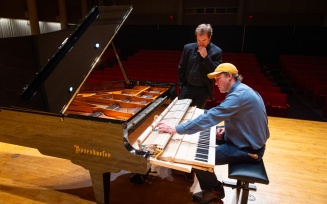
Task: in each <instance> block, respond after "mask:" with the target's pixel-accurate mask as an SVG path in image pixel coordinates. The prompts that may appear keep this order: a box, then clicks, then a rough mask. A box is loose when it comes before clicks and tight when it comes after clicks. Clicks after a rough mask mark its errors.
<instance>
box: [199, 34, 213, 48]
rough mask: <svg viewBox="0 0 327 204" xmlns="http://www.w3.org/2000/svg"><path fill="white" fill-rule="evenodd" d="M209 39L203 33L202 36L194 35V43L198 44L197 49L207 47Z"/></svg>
mask: <svg viewBox="0 0 327 204" xmlns="http://www.w3.org/2000/svg"><path fill="white" fill-rule="evenodd" d="M210 39H211V37H210V38H209V37H208V34H207V33H204V34H203V35H199V34H197V35H196V41H197V42H198V46H199V47H207V45H208V44H209V42H210Z"/></svg>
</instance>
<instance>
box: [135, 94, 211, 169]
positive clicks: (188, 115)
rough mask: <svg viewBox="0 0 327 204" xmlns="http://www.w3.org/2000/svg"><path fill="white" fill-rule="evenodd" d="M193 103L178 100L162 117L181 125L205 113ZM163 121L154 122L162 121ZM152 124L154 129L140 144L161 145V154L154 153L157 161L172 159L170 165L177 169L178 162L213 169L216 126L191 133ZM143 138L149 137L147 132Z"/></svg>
mask: <svg viewBox="0 0 327 204" xmlns="http://www.w3.org/2000/svg"><path fill="white" fill-rule="evenodd" d="M190 104H191V100H189V99H183V100H177V99H175V100H174V101H173V102H172V103H171V105H170V106H168V107H167V108H166V109H165V110H164V111H163V113H162V114H161V116H160V117H158V118H160V119H161V120H160V121H166V122H167V123H168V124H171V125H177V124H180V123H182V122H186V121H188V120H192V119H194V118H196V117H198V116H199V115H200V114H202V113H203V112H204V110H202V109H198V108H196V107H190ZM160 121H155V122H154V123H155V124H158V123H159V122H160ZM151 127H152V128H151V131H148V134H147V136H146V138H144V139H142V140H140V141H138V142H139V144H138V146H139V147H141V148H144V147H149V146H154V147H156V148H157V151H156V152H157V153H158V155H154V159H155V160H156V161H155V162H153V163H155V164H158V162H159V161H164V162H169V163H170V164H171V166H168V167H170V168H174V164H177V163H179V164H187V165H191V167H192V168H198V169H204V170H208V171H213V168H214V166H215V146H216V127H215V126H214V127H211V128H209V129H208V130H205V131H201V132H198V133H195V134H191V135H179V134H178V133H176V134H173V135H171V134H169V133H159V132H158V131H157V128H156V125H154V124H153V125H151ZM149 128H150V127H149ZM142 135H143V134H142ZM143 137H145V136H144V135H143ZM145 149H146V148H145ZM150 161H151V160H150ZM152 161H153V158H152ZM159 163H160V162H159ZM165 166H167V163H165ZM179 170H180V169H179Z"/></svg>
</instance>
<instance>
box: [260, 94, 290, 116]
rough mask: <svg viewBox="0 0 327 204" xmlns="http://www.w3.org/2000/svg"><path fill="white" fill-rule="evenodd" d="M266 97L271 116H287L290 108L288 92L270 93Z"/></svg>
mask: <svg viewBox="0 0 327 204" xmlns="http://www.w3.org/2000/svg"><path fill="white" fill-rule="evenodd" d="M266 97H267V99H266V100H267V104H268V105H267V107H268V108H267V113H268V115H269V116H276V117H287V115H288V111H289V108H290V105H289V104H288V103H287V94H284V93H269V94H268V95H267V96H266Z"/></svg>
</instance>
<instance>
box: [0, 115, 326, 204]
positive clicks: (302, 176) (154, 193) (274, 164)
mask: <svg viewBox="0 0 327 204" xmlns="http://www.w3.org/2000/svg"><path fill="white" fill-rule="evenodd" d="M269 128H270V132H271V136H270V139H269V140H268V143H267V150H266V154H265V156H264V162H265V166H266V170H267V173H268V176H269V180H270V184H269V185H263V184H256V185H257V191H256V192H253V191H250V195H251V196H250V199H251V201H250V200H249V202H248V203H249V204H251V203H253V204H262V203H264V204H275V203H278V204H279V203H289V204H293V203H296V204H301V203H306V204H308V203H312V204H318V203H327V193H326V192H325V189H327V176H326V175H327V174H326V172H327V123H326V122H315V121H306V120H295V119H287V118H277V117H269ZM0 134H1V133H0ZM159 170H160V171H159V172H158V175H153V176H151V177H149V179H148V181H147V182H145V183H144V184H142V185H138V184H133V183H131V182H130V181H129V178H130V176H131V173H129V172H119V173H115V174H112V178H113V181H112V182H111V196H110V202H111V203H113V204H117V203H119V204H120V203H122V204H125V203H135V204H138V203H142V204H150V203H151V204H152V203H158V204H161V203H165V204H167V203H174V204H175V203H176V204H183V203H192V201H191V192H192V191H198V190H199V186H198V183H197V180H195V181H194V183H190V182H187V181H186V180H185V179H184V178H183V177H182V176H179V175H174V174H171V171H170V169H164V168H161V169H159ZM215 171H216V174H217V176H218V178H219V179H220V180H221V179H223V180H228V179H227V166H226V165H223V166H216V167H215ZM225 192H226V197H225V198H224V199H223V200H222V202H217V203H227V204H230V203H236V201H235V200H236V199H235V197H236V192H235V190H233V189H230V188H227V187H225ZM0 203H6V204H7V203H24V204H28V203H81V204H87V203H95V198H94V194H93V189H92V184H91V180H90V176H89V172H88V171H87V170H85V169H84V168H82V167H80V166H77V165H74V164H72V163H71V162H70V161H68V160H63V159H59V158H54V157H48V156H44V155H41V154H40V153H39V152H38V151H37V150H36V149H31V148H26V147H22V146H16V145H11V144H5V143H0Z"/></svg>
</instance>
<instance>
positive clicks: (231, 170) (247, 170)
mask: <svg viewBox="0 0 327 204" xmlns="http://www.w3.org/2000/svg"><path fill="white" fill-rule="evenodd" d="M228 178H230V179H237V180H240V181H247V182H249V183H263V184H269V179H268V176H267V173H266V169H265V165H264V163H263V160H261V161H260V162H258V163H235V164H229V165H228Z"/></svg>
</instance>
